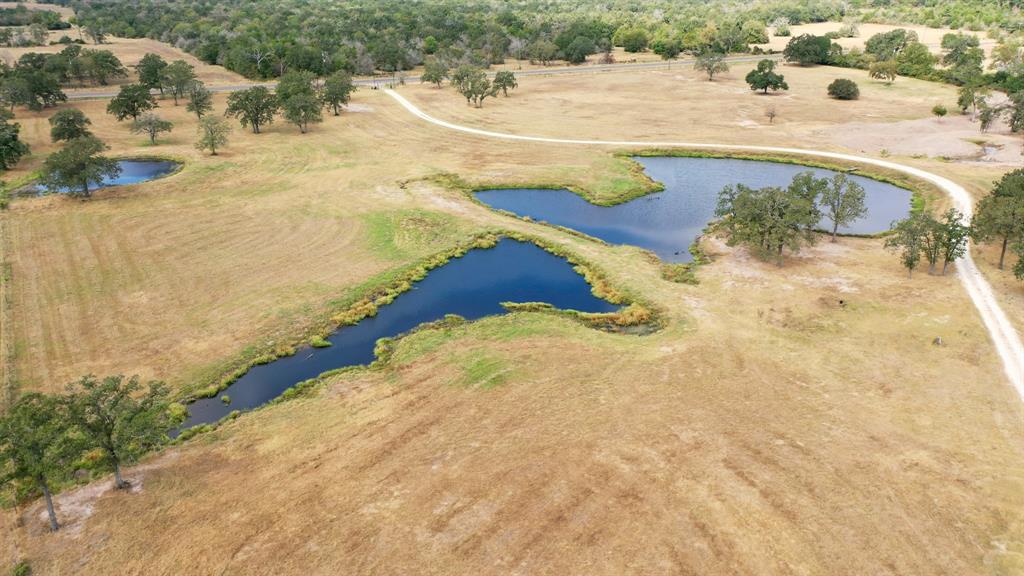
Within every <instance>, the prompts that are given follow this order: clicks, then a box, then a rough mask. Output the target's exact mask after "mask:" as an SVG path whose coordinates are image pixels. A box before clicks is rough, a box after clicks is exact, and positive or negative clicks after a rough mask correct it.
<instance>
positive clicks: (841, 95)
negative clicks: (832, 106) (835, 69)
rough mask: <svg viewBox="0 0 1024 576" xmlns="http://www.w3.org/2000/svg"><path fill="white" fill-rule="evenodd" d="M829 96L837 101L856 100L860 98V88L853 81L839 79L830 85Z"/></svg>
mask: <svg viewBox="0 0 1024 576" xmlns="http://www.w3.org/2000/svg"><path fill="white" fill-rule="evenodd" d="M828 95H829V96H831V97H833V98H835V99H836V100H856V99H857V98H860V88H858V87H857V83H856V82H854V81H853V80H850V79H847V78H837V79H836V80H833V81H832V83H831V84H829V85H828Z"/></svg>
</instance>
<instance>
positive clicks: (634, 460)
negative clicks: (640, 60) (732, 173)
mask: <svg viewBox="0 0 1024 576" xmlns="http://www.w3.org/2000/svg"><path fill="white" fill-rule="evenodd" d="M574 242H575V241H574ZM581 243H582V241H581ZM719 250H720V249H716V251H719ZM808 256H809V258H807V259H806V260H803V259H801V260H800V261H797V262H792V263H791V264H790V265H789V267H788V268H787V269H786V270H785V274H780V273H779V271H778V270H776V269H775V268H774V267H772V266H770V265H764V264H760V263H751V262H749V261H748V260H747V259H746V258H745V257H742V256H741V255H726V254H724V253H719V258H720V260H719V262H718V263H716V264H714V265H712V266H710V267H708V268H706V269H704V271H703V272H702V280H703V284H702V285H701V286H699V287H680V286H678V285H674V284H668V283H665V282H660V281H658V280H657V271H656V267H655V266H653V265H644V264H638V263H639V262H640V260H638V259H637V258H636V257H635V255H630V254H611V255H609V256H608V257H606V260H607V261H608V262H614V263H616V264H622V265H629V266H630V267H631V269H632V271H631V272H630V273H626V272H625V271H624V270H623V271H622V272H621V273H620V274H619V275H618V276H619V278H617V279H619V280H621V281H625V282H628V283H633V284H642V285H644V286H646V288H647V294H649V295H652V296H654V297H656V298H657V299H658V301H659V302H660V303H664V304H666V305H667V306H669V307H670V314H671V316H672V318H673V324H672V326H671V327H670V328H669V329H668V330H667V331H665V332H663V333H660V334H657V335H654V336H650V337H645V338H635V337H624V336H611V335H603V334H599V333H594V332H590V331H587V330H586V329H583V328H581V327H578V326H575V325H573V324H570V323H569V322H567V321H563V320H558V319H552V318H538V317H530V316H528V315H521V316H515V317H505V318H498V319H492V320H486V321H483V322H480V323H478V324H476V325H472V326H469V327H467V328H464V329H458V330H456V331H454V332H453V333H451V334H448V335H447V336H442V335H437V334H430V333H425V334H421V335H419V336H417V337H414V338H412V339H409V340H407V341H405V342H403V344H402V345H401V346H400V350H399V353H398V356H397V360H396V364H395V365H394V366H393V367H392V368H390V369H388V370H386V371H383V372H376V373H374V372H363V373H360V374H356V375H353V376H349V377H346V378H343V379H340V380H338V379H336V380H335V381H334V383H333V384H332V385H331V386H330V387H329V388H328V389H327V391H326V392H324V393H323V394H321V395H320V396H318V397H316V398H313V399H310V400H304V401H297V402H292V403H289V404H285V405H282V406H280V407H276V408H274V409H272V410H264V411H262V412H260V413H258V414H255V415H251V416H247V417H245V418H243V419H241V420H240V421H238V422H237V423H235V424H232V425H230V426H228V427H226V428H225V429H224V430H223V431H221V432H217V433H215V434H214V435H212V436H210V437H207V438H205V439H203V440H202V441H199V442H194V443H192V444H191V445H189V446H187V447H184V448H181V449H176V450H175V451H174V452H173V454H174V458H173V459H170V458H169V457H167V456H162V457H159V458H157V459H155V460H154V462H152V463H151V465H152V466H154V468H153V469H152V470H149V471H146V472H140V473H138V474H137V476H136V477H138V478H139V480H140V481H141V482H142V486H143V489H142V491H141V493H139V494H134V495H124V494H111V493H107V494H106V495H104V496H102V497H101V498H99V499H98V501H96V502H95V503H94V505H93V507H92V509H91V510H89V512H90V513H91V516H89V517H87V518H80V519H75V520H73V521H72V524H71V526H70V527H69V528H68V529H67V530H66V532H65V533H62V534H58V535H56V536H48V535H44V534H42V533H41V532H40V530H41V526H42V525H41V519H40V518H39V513H40V512H41V511H40V510H39V508H38V506H36V507H34V508H33V509H31V510H30V511H28V513H27V514H26V516H27V517H28V520H27V521H28V529H29V531H30V532H31V533H32V534H34V535H33V536H30V537H28V538H27V541H26V546H27V553H28V555H29V557H31V558H34V559H38V560H37V562H36V565H37V566H38V567H39V568H41V569H43V571H44V572H45V573H47V574H71V573H90V574H92V573H95V574H101V573H108V572H110V571H117V572H119V573H123V574H150V573H165V572H185V573H194V574H219V573H238V574H271V573H273V574H337V573H347V574H379V573H410V572H416V573H421V574H453V573H458V574H465V573H510V572H512V573H538V574H565V573H586V574H623V573H694V574H736V573H743V574H824V573H827V574H851V575H853V574H866V573H870V574H974V573H983V572H986V571H989V570H990V571H991V573H996V574H999V573H1005V574H1011V573H1015V571H1016V570H1019V569H1020V567H1021V564H1020V559H1021V556H1020V554H1021V542H1022V541H1024V540H1022V538H1024V525H1022V524H1021V518H1020V510H1021V506H1022V505H1024V498H1022V494H1024V490H1022V488H1024V465H1022V464H1024V450H1022V449H1024V446H1022V440H1021V438H1022V435H1021V432H1022V431H1024V430H1022V425H1021V416H1022V415H1021V410H1020V404H1019V401H1018V400H1017V398H1016V397H1015V396H1014V394H1013V392H1012V391H1011V390H1010V389H1009V387H1007V386H1006V385H1005V384H1004V383H1003V382H1002V380H1001V374H1000V370H999V365H998V359H997V358H996V357H995V355H994V354H993V353H992V351H991V349H990V347H989V346H988V345H987V343H986V341H985V337H984V332H983V329H982V327H981V326H980V325H979V324H978V322H977V321H976V319H974V318H973V316H972V315H970V314H960V313H958V311H960V310H963V309H965V308H967V307H968V306H969V304H968V302H967V301H966V298H965V296H964V295H963V292H962V290H961V289H960V287H959V284H958V282H956V280H955V278H952V277H947V278H928V277H921V278H918V279H916V280H915V281H913V282H906V281H905V280H903V279H902V278H901V277H900V276H899V275H898V274H894V273H893V270H892V262H891V258H890V257H888V255H884V254H881V253H879V251H878V250H877V248H876V245H875V243H874V242H871V241H844V242H843V243H842V244H841V245H839V246H832V245H823V246H821V247H820V248H819V249H817V250H815V251H814V252H813V253H812V254H808ZM839 299H843V300H844V301H845V302H846V305H845V306H841V305H839V303H838V301H839ZM683 318H686V319H687V320H686V322H684V323H680V321H681V320H682V319H683ZM934 336H943V338H944V340H945V341H946V345H945V346H944V347H936V346H933V345H931V343H930V339H931V338H932V337H934ZM478 353H483V354H486V355H488V357H489V358H491V359H492V360H493V361H495V362H497V363H499V364H500V365H502V366H505V367H507V368H508V369H510V370H514V372H513V373H514V377H512V378H510V381H509V382H508V383H506V384H504V385H502V386H499V387H498V388H494V389H490V390H484V389H480V388H477V387H475V386H474V385H473V384H472V382H470V383H469V385H468V386H467V385H466V381H465V375H466V373H467V372H466V370H467V367H466V366H467V363H466V359H467V358H473V357H475V355H476V354H478ZM567 359H571V361H568V362H567V361H566V360H567ZM456 383H461V384H458V385H457V384H456ZM981 447H984V448H983V449H980V448H981ZM69 499H70V501H72V502H75V503H77V504H78V505H79V507H80V506H81V503H80V500H81V499H80V498H76V497H75V495H74V494H72V495H70V496H69ZM143 549H145V550H146V551H147V552H146V553H144V554H143V553H141V551H142V550H143Z"/></svg>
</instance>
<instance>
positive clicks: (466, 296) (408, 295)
mask: <svg viewBox="0 0 1024 576" xmlns="http://www.w3.org/2000/svg"><path fill="white" fill-rule="evenodd" d="M502 302H546V303H548V304H551V305H553V306H555V307H556V308H561V309H569V310H578V311H580V312H610V311H613V310H615V309H616V308H617V307H616V306H615V305H614V304H611V303H609V302H606V301H604V300H601V299H600V298H597V297H596V296H594V295H593V294H592V293H591V289H590V285H589V284H587V283H586V282H585V281H584V280H583V277H581V276H580V275H579V274H577V273H576V271H575V270H573V268H572V266H571V265H569V263H568V262H566V261H565V260H563V259H562V258H559V257H557V256H554V255H552V254H549V253H548V252H545V251H544V250H543V249H541V248H538V247H537V246H535V245H533V244H529V243H524V242H518V241H515V240H509V239H504V240H501V241H500V242H498V245H497V246H495V247H494V248H492V249H488V250H482V249H481V250H472V251H470V252H469V253H467V254H466V255H465V256H463V257H462V258H457V259H454V260H452V261H451V262H449V263H448V264H445V265H444V266H442V267H440V268H437V269H435V270H432V271H431V272H430V273H429V274H428V275H427V277H426V278H424V279H423V280H421V281H420V282H417V283H416V284H415V285H414V287H413V289H412V290H410V291H408V292H405V293H403V294H401V295H399V296H398V298H396V299H395V301H394V302H392V303H391V304H389V305H387V306H382V307H381V308H380V310H379V311H378V312H377V315H376V316H373V317H371V318H366V319H364V320H363V321H361V322H359V324H357V325H355V326H346V327H343V328H341V329H339V330H338V331H337V332H335V333H334V334H333V335H332V336H331V337H330V338H329V340H330V341H331V343H332V344H333V345H332V346H331V347H329V348H304V349H301V350H299V351H298V352H297V353H296V354H295V355H293V356H287V357H284V358H281V359H279V360H276V361H274V362H271V363H270V364H264V365H262V366H255V367H253V368H252V369H251V370H249V372H247V373H246V374H245V375H244V376H242V377H241V378H239V379H238V380H237V381H235V382H234V383H233V384H232V385H231V386H230V387H228V388H227V389H226V390H225V391H224V392H223V394H227V395H228V396H230V398H231V403H230V404H225V403H224V402H222V401H221V400H220V398H219V397H217V398H204V399H202V400H198V401H196V402H194V403H192V404H190V405H189V407H188V408H189V418H188V420H187V421H186V422H185V423H184V424H183V425H182V429H184V428H188V427H191V426H195V425H197V424H205V423H210V422H216V421H217V420H220V419H221V418H223V417H224V416H225V415H227V414H228V413H229V412H231V411H232V410H248V409H251V408H255V407H257V406H259V405H261V404H264V403H266V402H268V401H270V400H272V399H274V398H276V397H277V396H279V395H281V394H282V393H283V392H284V391H285V390H287V389H288V388H291V387H292V386H294V385H295V384H297V383H299V382H302V381H304V380H308V379H310V378H313V377H315V376H318V375H320V374H322V373H324V372H326V371H328V370H333V369H336V368H342V367H345V366H356V365H361V364H369V363H370V362H372V361H373V358H374V356H373V348H374V344H375V343H376V341H377V340H378V339H379V338H383V337H387V336H396V335H398V334H401V333H403V332H407V331H409V330H411V329H413V328H415V327H416V326H419V325H420V324H423V323H424V322H431V321H433V320H439V319H441V318H443V317H444V316H445V315H446V314H458V315H460V316H462V317H464V318H466V319H469V320H474V319H477V318H481V317H483V316H489V315H492V314H500V313H502V312H504V308H502V306H501V303H502Z"/></svg>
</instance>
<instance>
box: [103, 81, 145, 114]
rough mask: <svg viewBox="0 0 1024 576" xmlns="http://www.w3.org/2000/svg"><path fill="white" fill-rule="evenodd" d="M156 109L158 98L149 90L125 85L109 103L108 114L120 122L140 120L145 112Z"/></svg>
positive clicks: (137, 85)
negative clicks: (140, 116) (129, 119)
mask: <svg viewBox="0 0 1024 576" xmlns="http://www.w3.org/2000/svg"><path fill="white" fill-rule="evenodd" d="M154 108H156V98H154V97H153V95H152V94H151V93H150V92H149V88H146V87H145V86H143V85H141V84H125V85H124V86H121V90H120V92H118V93H117V96H114V97H113V98H111V99H110V102H108V103H107V113H108V114H111V115H112V116H114V118H117V120H118V121H119V122H120V121H121V120H124V119H126V118H131V119H132V120H138V118H139V115H140V114H142V113H143V112H146V111H149V110H152V109H154Z"/></svg>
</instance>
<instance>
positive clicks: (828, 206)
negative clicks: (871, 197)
mask: <svg viewBox="0 0 1024 576" xmlns="http://www.w3.org/2000/svg"><path fill="white" fill-rule="evenodd" d="M820 205H821V207H822V213H823V214H824V216H825V217H826V218H828V219H829V220H830V221H831V222H832V241H833V242H835V241H836V235H837V234H838V232H839V228H840V227H842V226H849V225H850V224H853V223H854V222H856V221H857V220H860V219H861V218H863V217H864V216H866V215H867V213H868V209H867V206H865V205H864V188H863V187H862V186H861V185H860V184H857V183H856V182H854V181H853V180H850V179H849V178H848V177H847V176H846V175H845V174H836V175H835V176H833V177H832V179H831V180H830V181H829V185H828V186H827V187H826V188H824V189H823V190H822V192H821V200H820Z"/></svg>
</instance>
